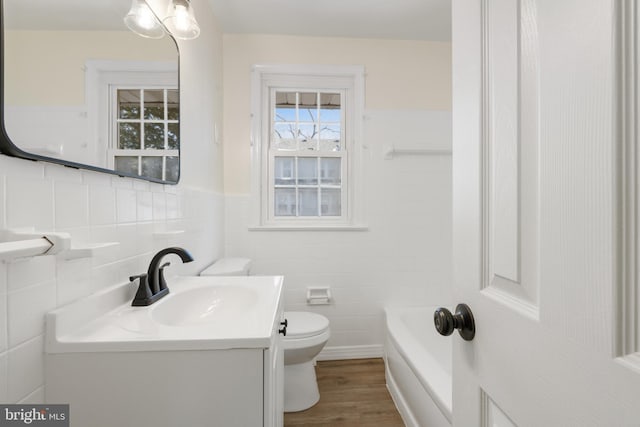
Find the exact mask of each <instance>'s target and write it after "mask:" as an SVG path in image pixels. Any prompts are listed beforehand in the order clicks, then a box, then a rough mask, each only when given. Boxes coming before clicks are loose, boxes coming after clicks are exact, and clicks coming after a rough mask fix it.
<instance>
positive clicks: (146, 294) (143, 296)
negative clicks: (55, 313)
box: [129, 273, 153, 306]
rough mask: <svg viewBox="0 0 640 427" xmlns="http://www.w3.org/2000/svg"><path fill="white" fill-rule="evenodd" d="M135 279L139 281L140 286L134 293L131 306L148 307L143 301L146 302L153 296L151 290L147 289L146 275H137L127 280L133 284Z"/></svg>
mask: <svg viewBox="0 0 640 427" xmlns="http://www.w3.org/2000/svg"><path fill="white" fill-rule="evenodd" d="M136 279H140V285H139V286H138V291H137V292H136V296H135V297H134V298H133V302H132V303H131V305H133V306H139V305H148V304H144V303H143V302H144V301H148V300H149V299H150V298H151V297H152V296H153V294H152V293H151V288H149V281H148V280H147V274H146V273H144V274H139V275H137V276H131V277H129V280H130V281H131V282H132V283H133V282H134V281H135V280H136Z"/></svg>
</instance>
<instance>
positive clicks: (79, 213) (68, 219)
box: [54, 181, 89, 229]
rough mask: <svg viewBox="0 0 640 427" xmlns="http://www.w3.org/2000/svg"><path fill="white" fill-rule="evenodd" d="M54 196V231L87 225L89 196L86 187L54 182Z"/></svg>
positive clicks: (71, 183)
mask: <svg viewBox="0 0 640 427" xmlns="http://www.w3.org/2000/svg"><path fill="white" fill-rule="evenodd" d="M54 195H55V198H54V203H55V215H56V216H55V218H56V224H55V225H56V229H61V228H70V227H83V226H86V225H88V224H89V206H88V204H89V195H88V188H87V186H86V185H84V184H77V183H74V182H66V181H56V183H55V192H54Z"/></svg>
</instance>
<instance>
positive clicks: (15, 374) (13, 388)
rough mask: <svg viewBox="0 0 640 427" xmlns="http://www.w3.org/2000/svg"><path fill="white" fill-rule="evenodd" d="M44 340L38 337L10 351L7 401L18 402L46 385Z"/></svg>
mask: <svg viewBox="0 0 640 427" xmlns="http://www.w3.org/2000/svg"><path fill="white" fill-rule="evenodd" d="M43 350H44V339H43V337H42V336H38V337H36V338H34V339H32V340H30V341H27V342H25V343H23V344H21V345H19V346H17V347H14V348H12V349H10V350H9V354H8V366H7V370H8V380H7V385H8V391H7V398H8V399H7V400H8V401H9V402H18V401H20V400H21V399H24V398H25V397H27V396H28V395H29V394H31V393H33V392H34V391H35V390H36V389H37V388H39V387H42V386H43V385H44V358H43Z"/></svg>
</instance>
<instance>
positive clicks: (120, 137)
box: [109, 86, 180, 182]
mask: <svg viewBox="0 0 640 427" xmlns="http://www.w3.org/2000/svg"><path fill="white" fill-rule="evenodd" d="M111 91H112V94H111V100H112V114H111V117H114V120H113V126H112V131H111V135H112V138H111V139H112V140H111V149H110V150H109V155H110V156H111V157H112V162H113V169H115V170H116V171H120V172H125V173H129V174H133V175H142V176H146V177H151V178H155V179H161V180H167V181H174V182H175V181H177V180H178V175H179V167H180V163H179V158H178V156H179V151H178V150H179V148H180V147H179V144H180V142H179V141H180V122H179V119H180V101H179V94H178V90H177V89H168V88H146V89H141V88H122V87H118V86H112V87H111Z"/></svg>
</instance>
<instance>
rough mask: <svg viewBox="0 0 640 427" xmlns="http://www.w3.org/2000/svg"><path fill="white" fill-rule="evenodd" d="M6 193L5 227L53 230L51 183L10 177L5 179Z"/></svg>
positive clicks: (17, 176) (15, 176) (23, 177)
mask: <svg viewBox="0 0 640 427" xmlns="http://www.w3.org/2000/svg"><path fill="white" fill-rule="evenodd" d="M6 192H7V195H6V203H7V206H6V210H7V227H9V228H18V227H35V228H36V229H39V230H43V231H50V230H53V225H54V224H53V184H52V182H51V181H46V180H43V179H30V178H28V177H25V176H19V175H10V176H8V177H7V185H6ZM27 195H28V197H26V196H27Z"/></svg>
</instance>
